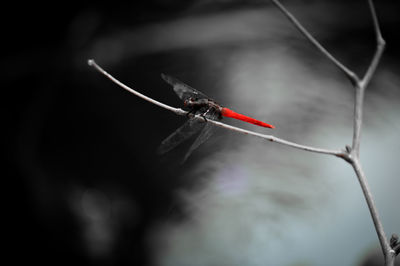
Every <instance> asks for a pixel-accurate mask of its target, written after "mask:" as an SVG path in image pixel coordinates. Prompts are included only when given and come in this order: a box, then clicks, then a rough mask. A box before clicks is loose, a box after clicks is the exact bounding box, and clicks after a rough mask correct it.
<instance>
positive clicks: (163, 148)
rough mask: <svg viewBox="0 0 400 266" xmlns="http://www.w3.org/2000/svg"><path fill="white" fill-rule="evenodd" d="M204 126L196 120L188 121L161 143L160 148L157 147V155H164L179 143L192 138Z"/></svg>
mask: <svg viewBox="0 0 400 266" xmlns="http://www.w3.org/2000/svg"><path fill="white" fill-rule="evenodd" d="M204 126H205V123H204V122H202V121H199V120H198V119H189V120H188V121H187V122H186V123H184V124H183V125H182V126H181V127H180V128H178V129H177V130H175V131H174V132H173V133H172V134H171V135H169V136H168V137H167V138H166V139H164V140H163V141H162V142H161V145H160V147H158V149H157V153H158V154H164V153H166V152H169V151H170V150H172V149H173V148H175V147H176V146H178V145H179V144H180V143H182V142H183V141H185V140H186V139H188V138H190V137H191V136H193V135H194V134H195V133H196V132H198V131H199V130H201V128H202V127H204Z"/></svg>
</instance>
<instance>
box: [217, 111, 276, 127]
mask: <svg viewBox="0 0 400 266" xmlns="http://www.w3.org/2000/svg"><path fill="white" fill-rule="evenodd" d="M221 115H222V116H225V117H231V118H234V119H238V120H241V121H244V122H247V123H251V124H253V125H257V126H261V127H268V128H275V127H274V126H273V125H270V124H267V123H265V122H262V121H259V120H257V119H254V118H251V117H248V116H245V115H242V114H239V113H236V112H235V111H232V110H231V109H228V108H225V107H224V108H222V110H221Z"/></svg>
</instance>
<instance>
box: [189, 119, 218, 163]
mask: <svg viewBox="0 0 400 266" xmlns="http://www.w3.org/2000/svg"><path fill="white" fill-rule="evenodd" d="M213 131H214V126H213V125H212V124H210V123H207V124H206V125H205V127H204V128H203V130H202V131H201V133H200V135H199V136H198V137H197V138H196V140H195V141H194V142H193V144H192V146H190V148H189V150H188V151H187V153H186V155H185V157H184V158H183V161H182V163H184V162H185V161H186V160H187V159H188V158H189V156H190V155H191V154H192V152H193V151H194V150H195V149H197V148H198V147H199V146H200V145H201V144H202V143H204V142H206V141H207V140H208V139H209V138H210V137H211V135H212V133H213Z"/></svg>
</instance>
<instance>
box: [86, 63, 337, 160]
mask: <svg viewBox="0 0 400 266" xmlns="http://www.w3.org/2000/svg"><path fill="white" fill-rule="evenodd" d="M88 64H89V66H92V67H94V68H95V69H96V70H97V71H98V72H100V73H101V74H103V75H104V76H106V77H107V78H108V79H110V80H111V81H112V82H114V83H115V84H117V85H118V86H120V87H121V88H123V89H125V90H127V91H129V92H130V93H132V94H134V95H136V96H138V97H140V98H142V99H144V100H146V101H148V102H150V103H153V104H155V105H158V106H160V107H162V108H164V109H167V110H169V111H171V112H173V113H175V114H177V115H188V112H186V111H184V110H182V109H180V108H174V107H172V106H169V105H166V104H164V103H161V102H159V101H156V100H154V99H152V98H150V97H148V96H146V95H143V94H141V93H139V92H137V91H136V90H134V89H132V88H130V87H128V86H126V85H125V84H123V83H122V82H120V81H119V80H117V79H116V78H114V77H113V76H112V75H110V74H109V73H107V72H106V71H105V70H104V69H103V68H101V67H100V66H99V65H98V64H96V62H95V61H94V60H93V59H90V60H88ZM189 115H191V114H189ZM195 118H197V119H201V120H204V118H203V117H202V116H199V115H197V116H195ZM207 121H208V123H212V124H214V125H216V126H218V127H222V128H225V129H228V130H232V131H235V132H238V133H242V134H245V135H251V136H255V137H258V138H262V139H265V140H268V141H271V142H276V143H279V144H283V145H286V146H289V147H292V148H296V149H300V150H304V151H309V152H315V153H322V154H330V155H335V156H339V157H343V156H344V155H345V152H344V151H341V150H328V149H321V148H316V147H311V146H306V145H301V144H297V143H294V142H291V141H287V140H284V139H281V138H277V137H275V136H272V135H266V134H261V133H257V132H254V131H250V130H246V129H242V128H239V127H234V126H230V125H227V124H225V123H222V122H219V121H214V120H207Z"/></svg>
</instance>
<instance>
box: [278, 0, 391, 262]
mask: <svg viewBox="0 0 400 266" xmlns="http://www.w3.org/2000/svg"><path fill="white" fill-rule="evenodd" d="M271 1H272V2H273V3H274V4H275V5H276V6H277V7H278V8H279V9H280V10H281V11H282V12H283V14H284V15H285V16H286V17H288V19H289V20H290V21H291V22H292V23H293V25H294V26H295V27H296V28H297V29H298V30H299V31H300V32H301V33H302V34H303V35H304V36H305V37H306V38H307V39H308V40H309V41H310V42H311V43H312V44H313V45H314V46H315V47H316V48H317V49H318V50H319V51H320V52H322V53H323V54H324V55H325V56H326V57H327V58H328V59H329V60H331V61H332V62H333V63H334V64H335V65H336V66H337V67H338V68H339V69H340V70H341V71H342V72H343V73H344V74H345V75H346V76H347V78H349V79H350V81H351V83H352V84H353V86H354V88H355V99H354V118H353V141H352V147H351V148H350V147H347V154H346V155H345V156H342V158H343V159H345V160H346V161H347V162H348V163H350V164H351V165H352V167H353V169H354V171H355V173H356V175H357V178H358V181H359V183H360V186H361V189H362V191H363V194H364V198H365V200H366V202H367V205H368V208H369V211H370V214H371V217H372V220H373V223H374V226H375V230H376V232H377V234H378V238H379V242H380V244H381V247H382V251H383V254H384V256H385V265H394V260H395V257H396V253H397V251H395V250H394V249H392V247H391V246H390V244H389V241H388V239H387V237H386V234H385V232H384V230H383V225H382V223H381V221H380V219H379V215H378V210H377V208H376V205H375V203H374V200H373V197H372V194H371V191H370V189H369V185H368V182H367V179H366V177H365V174H364V171H363V169H362V167H361V164H360V158H359V153H360V141H361V130H362V118H363V102H364V93H365V88H366V87H367V86H368V84H369V82H370V80H371V78H372V76H373V75H374V73H375V71H376V67H377V66H378V63H379V61H380V60H381V57H382V54H383V51H384V48H385V40H384V39H383V38H382V34H381V30H380V27H379V22H378V17H377V15H376V11H375V7H374V4H373V2H372V0H368V5H369V9H370V12H371V16H372V20H373V27H374V31H375V37H376V42H377V47H376V51H375V53H374V56H373V58H372V60H371V63H370V64H369V66H368V68H367V71H366V73H365V75H364V76H363V78H362V79H360V78H359V77H358V75H357V74H356V73H354V72H353V71H351V70H350V69H348V68H347V67H346V66H344V65H343V64H342V63H341V62H340V61H339V60H337V59H336V58H335V57H334V56H333V55H332V54H330V53H329V52H328V51H327V50H326V49H325V48H324V47H323V46H322V45H321V44H320V43H319V42H318V41H317V40H316V39H315V38H314V37H313V36H312V35H311V34H310V33H309V32H308V31H307V30H306V29H305V28H304V27H303V26H302V25H301V24H300V22H299V21H298V20H297V19H296V18H295V17H294V16H293V15H292V14H291V13H290V12H289V11H288V10H287V9H286V8H285V7H284V6H283V5H282V4H281V3H280V2H279V1H278V0H271Z"/></svg>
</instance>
